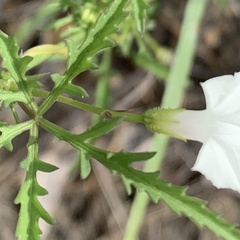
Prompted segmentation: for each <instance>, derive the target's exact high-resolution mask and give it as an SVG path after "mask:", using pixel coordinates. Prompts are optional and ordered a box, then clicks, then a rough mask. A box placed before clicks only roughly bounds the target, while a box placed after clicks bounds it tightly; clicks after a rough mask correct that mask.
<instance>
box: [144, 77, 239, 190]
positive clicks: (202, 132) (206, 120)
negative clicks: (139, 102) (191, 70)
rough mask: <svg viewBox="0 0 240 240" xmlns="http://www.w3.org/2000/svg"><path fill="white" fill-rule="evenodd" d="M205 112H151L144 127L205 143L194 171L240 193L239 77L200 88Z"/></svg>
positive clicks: (212, 81)
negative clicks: (204, 102) (204, 103)
mask: <svg viewBox="0 0 240 240" xmlns="http://www.w3.org/2000/svg"><path fill="white" fill-rule="evenodd" d="M201 86H202V88H203V92H204V95H205V98H206V109H205V110H200V111H195V110H185V109H161V108H154V109H149V110H148V111H147V112H146V113H145V114H144V121H145V125H146V126H147V128H148V129H150V130H151V131H153V132H158V133H165V134H168V135H170V136H173V137H176V138H179V139H182V140H187V139H188V140H194V141H199V142H202V143H203V146H202V148H201V149H200V152H199V154H198V157H197V160H196V163H195V164H194V166H193V168H192V169H193V170H194V171H199V172H201V173H202V174H203V175H205V176H206V178H207V179H209V180H210V181H211V182H212V184H213V185H214V186H216V187H217V188H230V189H233V190H237V191H239V192H240V73H235V74H234V75H225V76H221V77H215V78H212V79H209V80H208V81H206V82H204V83H202V84H201Z"/></svg>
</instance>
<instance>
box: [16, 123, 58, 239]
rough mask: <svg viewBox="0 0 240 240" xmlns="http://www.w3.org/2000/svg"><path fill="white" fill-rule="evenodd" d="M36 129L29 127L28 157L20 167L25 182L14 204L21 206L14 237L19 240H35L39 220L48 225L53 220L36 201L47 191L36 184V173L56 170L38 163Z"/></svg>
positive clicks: (35, 127)
mask: <svg viewBox="0 0 240 240" xmlns="http://www.w3.org/2000/svg"><path fill="white" fill-rule="evenodd" d="M37 139H38V129H37V125H36V124H35V123H34V124H32V125H31V129H30V137H29V142H28V156H27V158H26V159H25V160H24V161H23V162H22V164H21V166H22V167H23V168H24V169H25V170H26V177H25V181H24V182H23V184H22V186H21V189H20V191H19V193H18V195H17V197H16V199H15V203H16V204H21V207H20V213H19V220H18V224H17V229H16V236H17V237H18V239H19V240H35V239H36V240H37V239H39V238H40V234H41V230H40V228H39V226H38V221H39V218H42V219H44V220H45V221H46V222H48V223H49V224H53V223H54V220H53V219H52V217H51V216H50V215H49V214H48V212H47V211H46V210H45V209H44V208H43V207H42V205H41V204H40V202H39V201H38V198H37V197H38V196H44V195H46V194H47V191H46V190H45V189H44V188H42V187H41V186H40V185H39V184H38V182H37V177H36V174H37V171H43V172H52V171H54V170H56V169H57V168H56V167H55V166H53V165H50V164H48V163H45V162H42V161H40V159H39V158H38V143H37Z"/></svg>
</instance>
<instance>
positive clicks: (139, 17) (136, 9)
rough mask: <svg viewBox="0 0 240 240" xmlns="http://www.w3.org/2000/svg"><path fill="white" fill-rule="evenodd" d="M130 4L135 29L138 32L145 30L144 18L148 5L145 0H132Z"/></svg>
mask: <svg viewBox="0 0 240 240" xmlns="http://www.w3.org/2000/svg"><path fill="white" fill-rule="evenodd" d="M132 4H133V13H134V17H135V21H136V23H137V29H138V31H139V32H141V33H143V32H144V30H145V19H146V12H147V8H148V6H147V4H146V3H145V0H132Z"/></svg>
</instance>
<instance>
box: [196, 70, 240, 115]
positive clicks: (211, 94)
mask: <svg viewBox="0 0 240 240" xmlns="http://www.w3.org/2000/svg"><path fill="white" fill-rule="evenodd" d="M201 86H202V88H203V91H204V95H205V98H206V105H207V109H211V110H212V111H213V112H214V114H215V115H217V116H218V117H220V116H223V115H224V116H229V115H232V114H237V115H238V116H240V108H239V104H238V103H239V102H240V73H235V74H234V76H233V75H224V76H221V77H215V78H212V79H209V80H208V81H206V82H204V83H202V84H201Z"/></svg>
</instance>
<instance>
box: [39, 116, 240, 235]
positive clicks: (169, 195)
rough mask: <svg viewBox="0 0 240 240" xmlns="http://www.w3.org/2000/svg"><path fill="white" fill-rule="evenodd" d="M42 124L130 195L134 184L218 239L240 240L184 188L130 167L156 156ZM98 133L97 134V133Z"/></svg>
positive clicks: (220, 219) (229, 225)
mask: <svg viewBox="0 0 240 240" xmlns="http://www.w3.org/2000/svg"><path fill="white" fill-rule="evenodd" d="M117 120H118V119H112V120H108V123H106V125H109V127H107V128H106V129H108V130H110V128H111V127H112V126H113V125H114V123H115V121H117ZM40 124H41V126H42V127H43V128H44V129H45V130H47V131H49V132H51V133H53V134H54V135H57V136H58V138H59V139H61V140H64V141H66V142H68V143H69V144H71V145H72V146H73V147H74V148H76V149H78V150H80V151H81V150H84V151H86V152H88V153H89V154H90V156H91V157H93V158H95V159H96V160H98V161H99V162H100V163H102V164H103V165H104V166H106V167H107V168H108V169H110V170H111V171H112V172H113V173H116V174H118V175H119V176H121V177H122V179H123V181H124V183H125V186H126V187H127V190H128V192H130V185H133V186H134V187H136V188H137V189H138V190H140V191H145V192H147V193H148V194H149V196H150V197H151V199H152V200H153V201H154V202H158V201H159V200H161V201H164V202H165V203H166V204H167V205H168V206H169V207H170V208H171V209H172V210H173V211H174V212H175V213H177V214H179V215H185V216H187V217H189V218H190V219H191V220H192V221H193V222H194V223H195V224H197V225H198V226H199V227H201V228H202V227H207V228H208V229H209V230H211V231H213V232H214V233H215V234H216V235H217V236H220V237H222V238H224V239H226V240H229V239H232V240H237V239H239V236H240V233H239V230H237V229H235V228H234V226H233V225H231V224H230V223H228V222H226V221H225V220H223V219H222V218H221V217H220V216H219V215H218V214H216V213H215V212H213V211H211V210H209V209H208V208H206V206H205V203H204V202H203V201H201V200H199V199H196V198H192V197H189V196H187V195H186V194H185V191H186V190H185V189H183V188H180V187H175V186H173V185H171V184H170V183H168V182H165V181H163V180H160V179H159V172H150V173H145V172H141V171H137V170H135V169H133V168H132V167H131V164H132V163H134V162H136V161H144V160H147V159H150V158H151V157H153V156H154V153H151V152H147V153H128V152H118V153H113V152H108V151H105V150H102V149H98V148H96V147H94V146H91V145H89V144H88V143H86V142H84V139H86V138H81V137H80V138H79V136H81V135H74V134H72V133H70V132H68V131H66V130H64V129H61V128H60V127H58V126H56V125H54V124H52V123H50V122H48V121H47V120H44V119H42V120H41V122H40ZM100 125H101V124H100ZM97 126H98V124H97V125H96V126H94V127H93V129H90V130H88V131H87V132H86V135H87V136H91V137H92V136H93V133H94V132H96V131H95V128H96V127H97ZM106 129H104V130H103V132H104V131H105V130H106ZM103 132H102V133H103ZM88 133H91V134H88ZM96 134H97V135H98V133H97V132H96ZM83 135H84V134H83Z"/></svg>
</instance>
